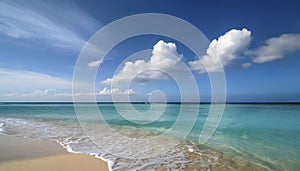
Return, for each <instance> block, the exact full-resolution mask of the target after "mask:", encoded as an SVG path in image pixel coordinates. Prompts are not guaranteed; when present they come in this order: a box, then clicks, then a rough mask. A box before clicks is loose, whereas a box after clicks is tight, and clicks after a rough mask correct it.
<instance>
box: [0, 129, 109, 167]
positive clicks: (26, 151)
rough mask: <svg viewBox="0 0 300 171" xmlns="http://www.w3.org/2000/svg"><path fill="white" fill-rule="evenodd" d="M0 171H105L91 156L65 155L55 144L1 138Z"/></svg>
mask: <svg viewBox="0 0 300 171" xmlns="http://www.w3.org/2000/svg"><path fill="white" fill-rule="evenodd" d="M0 153H1V154H0V171H39V170H43V171H65V170H72V171H82V170H89V171H108V170H109V169H108V165H107V163H106V162H105V161H102V160H100V159H98V158H95V157H93V156H89V155H84V154H73V153H69V152H67V151H66V150H65V149H64V148H63V147H61V146H60V145H59V144H58V143H56V142H54V141H42V140H33V139H28V138H20V137H12V136H2V135H1V136H0Z"/></svg>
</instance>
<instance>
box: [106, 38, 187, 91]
mask: <svg viewBox="0 0 300 171" xmlns="http://www.w3.org/2000/svg"><path fill="white" fill-rule="evenodd" d="M182 57H183V55H182V54H178V52H177V47H176V45H175V43H171V42H169V43H167V42H164V41H162V40H160V41H158V42H157V43H156V44H155V45H154V46H153V51H152V56H151V58H150V60H148V61H146V60H136V61H130V62H126V63H125V66H124V67H123V68H122V69H121V70H120V71H119V72H118V73H117V74H116V75H114V76H113V77H112V78H108V79H106V80H104V81H102V83H103V84H112V82H114V84H115V85H118V84H120V83H124V82H125V83H127V82H129V81H130V80H132V79H135V81H139V82H145V81H149V80H159V79H166V78H167V77H165V76H164V74H163V73H161V72H159V71H160V70H163V71H167V72H174V71H176V65H177V64H178V62H179V61H180V60H181V59H182ZM144 71H145V72H144Z"/></svg>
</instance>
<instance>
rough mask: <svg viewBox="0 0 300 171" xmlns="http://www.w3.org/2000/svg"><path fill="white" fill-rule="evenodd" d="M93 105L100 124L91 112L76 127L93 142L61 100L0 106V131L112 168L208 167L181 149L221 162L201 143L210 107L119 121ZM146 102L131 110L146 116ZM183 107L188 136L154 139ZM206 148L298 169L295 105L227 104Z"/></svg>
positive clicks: (299, 122) (108, 109) (171, 108)
mask: <svg viewBox="0 0 300 171" xmlns="http://www.w3.org/2000/svg"><path fill="white" fill-rule="evenodd" d="M81 105H82V106H81V107H82V108H85V109H86V110H85V111H86V112H87V115H88V114H89V112H93V111H89V108H90V105H92V104H81ZM97 105H98V108H99V111H100V112H101V113H102V117H103V120H104V121H105V122H104V123H103V122H98V119H96V118H93V117H100V116H98V115H97V114H95V115H91V116H92V117H91V118H88V119H86V120H85V121H84V123H81V126H83V125H84V126H85V128H88V129H89V130H88V131H89V132H88V135H92V136H90V137H89V136H87V135H86V132H84V131H83V130H82V127H81V126H80V124H79V122H78V118H77V116H76V114H75V110H74V106H73V104H65V103H61V104H59V103H48V104H47V103H42V104H37V103H1V104H0V133H1V134H4V135H14V136H24V137H30V138H38V139H49V140H54V141H57V142H59V143H60V144H62V145H63V146H64V147H65V148H67V149H68V150H69V151H73V152H79V153H88V154H94V155H95V156H97V157H101V158H104V159H107V160H109V161H110V162H111V163H110V164H111V167H112V169H113V170H147V169H149V168H154V167H155V166H164V167H165V168H168V169H170V170H175V165H176V167H177V169H178V167H179V165H180V167H181V168H184V167H185V166H186V165H188V164H190V163H192V162H201V166H203V167H205V166H208V165H209V162H210V160H207V161H206V162H204V161H190V160H191V159H190V158H188V157H187V156H186V155H187V152H185V151H184V149H188V151H189V152H197V153H198V154H200V153H203V154H206V155H211V156H210V157H209V158H213V159H214V160H218V159H219V158H220V155H216V154H215V153H213V154H208V153H209V152H205V151H203V146H199V145H198V139H199V135H200V133H201V130H202V128H203V125H204V123H205V120H206V118H207V115H208V113H209V110H210V104H200V105H199V104H167V105H166V106H165V109H164V110H161V111H160V112H162V114H161V115H160V116H158V117H157V118H156V119H155V121H153V122H146V121H145V123H138V122H134V121H132V120H128V118H124V117H123V116H122V115H121V114H120V113H119V112H118V110H116V108H115V106H114V104H97ZM130 105H131V104H120V106H121V107H120V110H123V112H125V113H131V112H133V109H131V108H130ZM151 105H152V109H154V110H160V108H159V105H161V104H151ZM151 105H150V104H133V108H134V110H135V111H140V112H147V111H148V110H151ZM157 106H158V108H155V107H157ZM180 109H182V115H183V116H184V117H183V118H184V121H185V123H191V124H193V123H194V119H193V120H192V119H190V118H189V112H191V111H193V109H199V113H198V115H197V118H196V122H195V123H194V124H193V126H192V130H191V131H190V132H189V133H188V136H187V137H186V138H184V139H178V137H177V136H176V134H171V135H175V136H170V137H168V136H167V135H165V136H159V135H163V133H165V132H167V131H168V130H169V129H170V128H172V127H173V126H174V124H175V123H176V121H177V119H178V115H179V111H180ZM146 115H148V116H151V115H152V113H151V112H148V113H147V114H146ZM185 116H186V117H185ZM108 128H111V130H110V131H109V130H108ZM180 130H182V131H186V130H185V129H184V128H182V129H181V128H180V127H179V129H177V130H176V131H178V135H181V133H182V132H180ZM112 132H114V133H112ZM93 135H95V137H93ZM120 137H122V138H120ZM124 137H125V138H124ZM153 137H156V138H153ZM179 137H180V136H179ZM90 138H92V139H93V138H94V139H93V141H92V140H91V139H90ZM146 141H147V142H146ZM178 144H179V145H178ZM172 145H173V146H172ZM200 147H201V148H200ZM204 147H207V148H208V149H212V150H216V151H218V152H222V153H224V154H228V155H230V156H233V157H237V158H239V159H241V160H245V161H249V162H252V163H256V164H259V165H262V166H265V167H267V168H269V169H271V170H300V104H226V106H225V111H224V114H223V117H222V120H221V122H220V124H219V126H218V128H217V130H216V131H215V133H214V134H213V136H212V137H211V138H210V139H209V140H208V141H207V142H206V143H205V144H204ZM148 153H149V154H150V153H151V155H153V156H151V157H149V158H145V159H144V158H143V157H144V156H143V154H148ZM137 154H138V155H139V156H138V155H137ZM201 155H202V154H201ZM194 160H195V158H194ZM181 168H179V169H178V170H180V169H181ZM150 170H151V169H150ZM204 170H205V169H204ZM207 170H209V169H208V168H207Z"/></svg>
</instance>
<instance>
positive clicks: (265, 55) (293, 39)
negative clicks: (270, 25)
mask: <svg viewBox="0 0 300 171" xmlns="http://www.w3.org/2000/svg"><path fill="white" fill-rule="evenodd" d="M296 51H300V34H282V35H281V36H279V37H273V38H270V39H268V40H266V41H265V45H263V46H262V47H259V48H258V49H257V50H255V51H254V52H253V54H254V56H255V58H254V59H253V62H255V63H264V62H270V61H274V60H277V59H280V58H283V57H284V56H286V55H287V54H289V53H293V52H296Z"/></svg>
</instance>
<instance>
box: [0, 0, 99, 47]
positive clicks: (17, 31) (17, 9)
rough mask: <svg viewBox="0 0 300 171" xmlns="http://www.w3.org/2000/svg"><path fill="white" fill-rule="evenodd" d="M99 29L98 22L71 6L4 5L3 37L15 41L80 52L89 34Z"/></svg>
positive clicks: (0, 8)
mask: <svg viewBox="0 0 300 171" xmlns="http://www.w3.org/2000/svg"><path fill="white" fill-rule="evenodd" d="M99 27H100V24H99V22H98V21H96V20H95V19H93V18H91V17H90V16H88V15H87V14H86V13H85V12H83V11H82V10H80V9H79V8H77V7H76V6H75V5H72V4H71V3H68V4H66V3H64V4H63V3H60V5H59V6H58V5H55V3H54V2H51V1H47V3H46V1H34V0H28V1H6V0H4V1H0V33H1V34H3V35H6V36H9V37H11V38H14V39H33V40H36V41H41V42H43V43H48V44H51V45H53V46H57V47H63V48H70V49H74V50H80V49H81V47H82V46H83V45H84V43H85V41H86V38H85V36H86V35H85V34H87V33H88V34H91V33H93V32H95V31H96V30H97V29H99ZM87 36H90V35H87Z"/></svg>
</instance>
